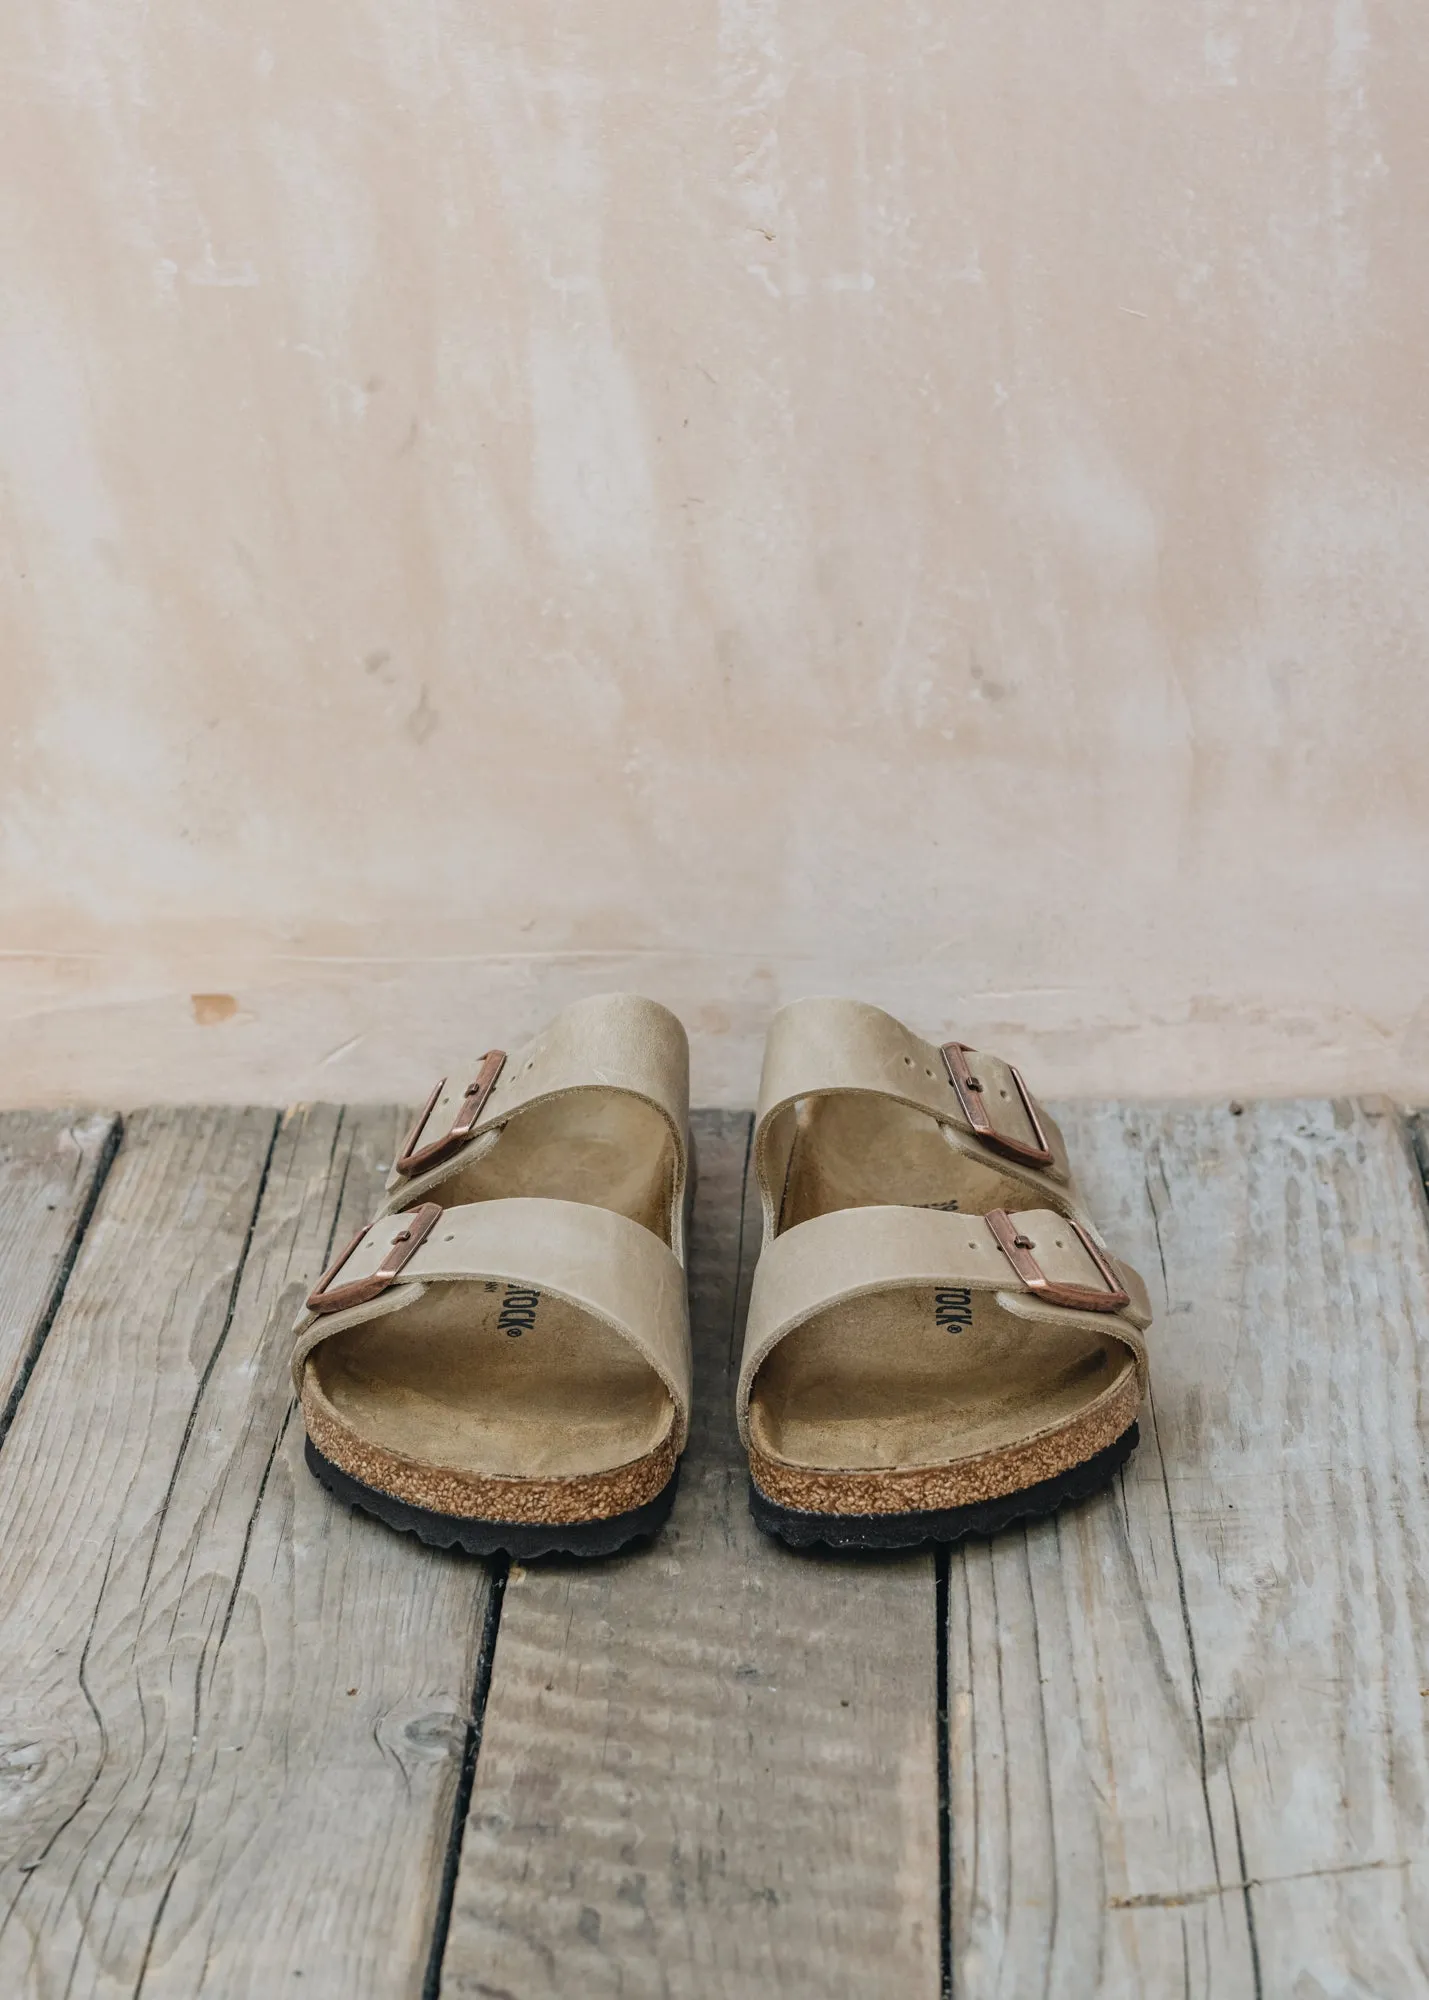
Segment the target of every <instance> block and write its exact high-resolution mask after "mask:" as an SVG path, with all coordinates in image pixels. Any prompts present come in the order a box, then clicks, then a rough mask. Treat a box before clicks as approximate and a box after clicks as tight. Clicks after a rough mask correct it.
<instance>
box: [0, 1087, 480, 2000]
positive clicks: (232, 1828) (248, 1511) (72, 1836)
mask: <svg viewBox="0 0 1429 2000" xmlns="http://www.w3.org/2000/svg"><path fill="white" fill-rule="evenodd" d="M398 1122H399V1121H398V1120H397V1118H396V1117H395V1115H394V1114H392V1113H387V1112H362V1113H360V1114H356V1115H353V1114H342V1113H339V1112H338V1111H336V1110H335V1109H333V1108H331V1107H318V1108H316V1109H311V1110H303V1111H299V1112H295V1113H293V1114H291V1115H290V1116H289V1117H288V1118H286V1119H285V1120H283V1121H281V1122H278V1121H276V1120H275V1118H274V1115H273V1114H272V1113H270V1112H197V1111H183V1112H150V1113H143V1114H140V1115H139V1116H138V1117H136V1118H135V1119H134V1120H132V1121H131V1122H130V1125H129V1128H128V1132H127V1135H126V1139H125V1143H124V1145H123V1147H122V1149H121V1151H120V1154H119V1156H118V1159H117V1161H116V1163H115V1166H114V1168H113V1170H112V1172H111V1175H110V1179H109V1181H108V1183H107V1185H106V1188H105V1191H104V1194H103V1196H102V1198H101V1201H100V1204H99V1207H98V1210H97V1212H96V1216H95V1220H94V1222H93V1224H92V1225H91V1228H90V1231H89V1233H88V1235H87V1237H86V1240H85V1244H84V1246H83V1248H82V1251H81V1254H80V1257H79V1260H78V1263H77V1265H76V1267H75V1271H74V1274H73V1277H72V1278H71V1281H70V1284H69V1286H68V1288H67V1291H66V1294H65V1299H64V1302H63V1305H62V1307H61V1310H60V1313H59V1315H58V1317H57V1319H56V1322H55V1325H54V1327H53V1329H52V1332H51V1334H50V1337H49V1339H48V1341H47V1342H46V1344H45V1348H44V1350H43V1352H42V1354H41V1357H40V1361H39V1364H38V1366H37V1368H36V1370H35V1373H34V1375H33V1376H32V1378H31V1381H30V1384H29V1387H28V1389H27V1391H26V1394H25V1397H24V1399H23V1402H22V1403H21V1406H20V1410H19V1414H18V1416H17V1419H16V1422H15V1425H14V1428H13V1429H12V1432H11V1435H10V1438H9V1440H8V1443H7V1446H6V1449H5V1451H4V1452H3V1453H0V1746H3V1747H0V1992H4V1993H7V1994H9V1993H16V1994H24V1995H26V1996H31V1995H33V1996H35V2000H50V1996H52V1995H53V1996H56V2000H58V1996H60V1995H65V1996H75V2000H79V1996H89V1995H96V1996H98V1995H102V1996H106V2000H107V1996H110V1995H119V1994H124V1995H126V1996H129V1995H139V1994H143V1995H146V1996H149V2000H164V1997H165V1996H170V1995H173V1996H177V1995H181V1994H182V1995H185V1996H187V1995H192V1994H195V1993H199V1992H202V1993H203V1994H204V1996H205V2000H210V1996H220V1995H228V1994H233V1995H238V1994H243V1995H255V1994H264V1995H267V1994H270V1993H278V1992H283V1993H286V1992H289V1991H292V1992H295V1993H302V1994H306V1995H308V1996H309V2000H313V1996H315V1995H316V1996H321V2000H338V1996H341V2000H352V1996H362V1995H373V1996H378V1995H380V1996H383V2000H386V1996H389V1995H411V1996H415V1995H417V1994H419V1993H420V1992H421V1991H422V1988H423V1983H424V1973H425V1968H426V1962H427V1958H428V1954H429V1948H430V1942H431V1934H432V1928H433V1923H434V1919H435V1914H436V1906H437V1899H438V1895H439V1891H440V1883H441V1874H442V1865H443V1860H444V1857H445V1854H446V1851H447V1845H448V1839H449V1835H450V1831H451V1821H452V1813H453V1807H454V1801H455V1798H456V1792H457V1786H458V1782H459V1777H460V1770H461V1762H462V1756H463V1752H464V1748H465V1743H466V1736H467V1726H468V1720H469V1704H470V1698H471V1693H472V1689H473V1686H474V1682H475V1675H476V1664H477V1652H478V1646H479V1641H480V1635H481V1631H482V1621H483V1613H484V1604H485V1595H486V1590H485V1573H484V1571H483V1570H482V1569H481V1568H480V1567H479V1566H477V1565H471V1564H465V1563H461V1562H458V1561H456V1560H454V1559H452V1558H449V1557H441V1556H435V1555H433V1553H432V1552H431V1551H429V1550H426V1549H424V1548H422V1547H421V1546H420V1545H419V1544H417V1543H415V1542H412V1541H410V1540H408V1539H407V1538H406V1537H398V1536H395V1535H391V1534H389V1533H388V1532H386V1531H385V1530H383V1529H381V1528H379V1527H377V1526H376V1525H375V1524H373V1523H371V1522H368V1521H366V1520H364V1519H360V1518H354V1517H351V1516H349V1515H348V1514H346V1513H345V1512H344V1511H342V1510H340V1509H339V1508H337V1507H336V1506H334V1504H333V1503H332V1502H331V1501H330V1500H329V1499H328V1498H327V1496H326V1495H325V1494H324V1493H323V1492H322V1490H321V1489H320V1488H319V1487H318V1486H317V1484H316V1482H315V1481H313V1480H312V1479H311V1478H310V1477H309V1475H308V1473H307V1472H306V1469H305V1468H304V1467H303V1465H302V1463H301V1446H302V1435H301V1426H300V1424H299V1423H298V1422H297V1421H296V1418H295V1417H294V1415H293V1413H292V1408H291V1397H290V1389H289V1383H288V1380H287V1372H286V1361H287V1351H288V1328H289V1324H290V1321H291V1318H292V1315H293V1312H294V1310H295V1308H296V1304H297V1300H298V1298H299V1296H300V1294H301V1292H302V1290H303V1289H304V1287H305V1286H306V1285H308V1284H309V1283H310V1282H311V1278H312V1276H313V1274H314V1273H315V1272H316V1271H318V1270H319V1269H320V1268H321V1266H322V1264H323V1261H324V1259H325V1256H326V1254H327V1249H328V1245H329V1243H330V1241H331V1239H332V1238H333V1236H334V1234H335V1233H336V1232H337V1231H339V1230H344V1229H346V1230H350V1229H352V1228H353V1227H355V1226H356V1223H357V1221H358V1220H360V1219H361V1217H362V1215H363V1214H364V1212H366V1211H367V1210H368V1208H369V1206H370V1204H371V1201H372V1199H373V1196H374V1194H375V1191H376V1187H377V1184H378V1181H379V1178H380V1176H379V1173H378V1166H379V1163H380V1162H384V1161H387V1160H390V1158H391V1146H392V1143H393V1140H394V1137H395V1135H396V1132H397V1126H398ZM270 1148H271V1151H270ZM260 1196H261V1200H260ZM250 1237H251V1240H250Z"/></svg>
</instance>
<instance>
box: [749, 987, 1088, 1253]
mask: <svg viewBox="0 0 1429 2000" xmlns="http://www.w3.org/2000/svg"><path fill="white" fill-rule="evenodd" d="M835 1091H871V1092H874V1093H876V1094H878V1095H879V1096H883V1097H889V1098H893V1099H895V1100H896V1101H897V1102H898V1103H900V1104H907V1105H910V1106H912V1107H913V1108H914V1109H916V1110H919V1111H925V1112H927V1113H928V1114H929V1116H930V1117H933V1118H936V1119H937V1120H938V1122H939V1123H940V1124H941V1125H943V1126H945V1127H947V1128H948V1130H949V1133H950V1135H951V1136H953V1137H954V1139H955V1141H956V1142H957V1143H958V1146H959V1150H961V1151H965V1152H968V1153H970V1154H972V1155H973V1156H974V1157H977V1158H982V1159H986V1160H988V1161H989V1162H990V1163H995V1164H997V1165H998V1166H999V1167H1001V1168H1003V1169H1004V1170H1005V1171H1007V1172H1008V1173H1010V1174H1012V1175H1013V1176H1014V1177H1016V1178H1018V1179H1020V1180H1022V1181H1023V1182H1025V1183H1026V1185H1027V1186H1028V1188H1029V1190H1031V1191H1032V1192H1033V1193H1035V1192H1036V1191H1037V1190H1038V1188H1039V1187H1040V1188H1044V1189H1045V1190H1046V1191H1047V1192H1048V1193H1049V1194H1051V1195H1054V1196H1060V1197H1061V1198H1063V1199H1065V1196H1066V1193H1067V1191H1068V1189H1069V1188H1070V1185H1071V1171H1070V1169H1069V1167H1068V1164H1067V1149H1066V1146H1065V1144H1064V1142H1063V1139H1062V1134H1061V1132H1060V1131H1059V1130H1058V1127H1057V1125H1056V1122H1055V1121H1054V1119H1053V1118H1052V1117H1051V1116H1050V1114H1049V1113H1048V1112H1047V1111H1045V1110H1044V1109H1043V1108H1042V1106H1041V1105H1040V1104H1038V1102H1037V1101H1036V1099H1035V1098H1034V1097H1033V1096H1032V1095H1031V1093H1030V1091H1029V1090H1028V1089H1027V1086H1026V1085H1025V1084H1024V1082H1023V1081H1022V1077H1021V1075H1020V1073H1019V1072H1018V1070H1017V1069H1015V1068H1014V1066H1013V1065H1012V1064H1011V1063H1008V1062H1004V1061H1003V1060H1002V1059H1001V1058H1000V1057H998V1056H993V1055H988V1054H986V1053H985V1052H984V1051H982V1050H979V1049H973V1048H969V1047H968V1046H967V1045H966V1044H965V1043H962V1042H947V1043H944V1044H942V1045H938V1044H936V1043H933V1042H925V1041H924V1040H923V1039H922V1037H921V1036H920V1035H915V1034H914V1033H913V1032H912V1031H911V1029H909V1028H906V1027H905V1026H904V1025H903V1023H902V1022H901V1021H898V1020H895V1019H894V1017H893V1015H891V1014H885V1013H884V1012H883V1010H882V1008H881V1007H870V1006H868V1005H867V1004H866V1003H864V1002H863V1001H861V1000H842V999H811V1000H797V1001H795V1002H794V1003H793V1004H792V1005H791V1006H788V1007H784V1008H781V1010H780V1011H779V1013H778V1014H776V1015H775V1017H774V1020H773V1022H772V1023H771V1025H770V1029H769V1038H768V1041H767V1042H766V1044H765V1051H764V1069H763V1074H762V1076H761V1078H760V1085H759V1109H758V1112H757V1122H756V1126H755V1157H756V1164H757V1166H758V1170H759V1179H760V1185H761V1188H762V1189H763V1191H764V1196H765V1204H766V1213H769V1212H770V1208H771V1205H772V1204H774V1203H777V1200H778V1198H779V1194H780V1188H779V1187H778V1186H776V1185H775V1182H776V1181H780V1182H782V1175H780V1174H778V1173H777V1171H776V1170H775V1163H774V1162H773V1161H771V1160H770V1158H769V1157H768V1154H769V1150H770V1149H769V1146H768V1144H767V1139H768V1135H769V1131H770V1127H771V1124H772V1122H773V1120H774V1119H775V1118H776V1117H777V1116H778V1114H779V1113H780V1112H783V1111H787V1110H788V1109H789V1108H790V1107H791V1106H792V1105H794V1104H797V1103H798V1102H799V1101H800V1100H801V1099H803V1098H808V1097H814V1096H819V1095H822V1094H825V1093H829V1092H835Z"/></svg>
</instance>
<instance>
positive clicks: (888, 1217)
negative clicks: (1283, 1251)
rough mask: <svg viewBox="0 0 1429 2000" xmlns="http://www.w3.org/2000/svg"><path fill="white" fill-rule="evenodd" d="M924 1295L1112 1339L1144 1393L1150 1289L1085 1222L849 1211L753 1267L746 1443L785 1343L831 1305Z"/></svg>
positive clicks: (822, 1218)
mask: <svg viewBox="0 0 1429 2000" xmlns="http://www.w3.org/2000/svg"><path fill="white" fill-rule="evenodd" d="M919 1289H932V1290H934V1291H942V1290H954V1289H956V1290H959V1291H964V1290H965V1291H968V1292H992V1293H995V1294H996V1295H997V1299H998V1304H999V1305H1000V1306H1001V1307H1002V1308H1003V1309H1004V1310H1005V1311H1007V1312H1010V1313H1012V1314H1013V1315H1015V1316H1016V1317H1017V1318H1019V1319H1025V1320H1028V1321H1031V1322H1034V1323H1040V1324H1042V1325H1045V1326H1057V1327H1066V1326H1069V1325H1071V1326H1084V1327H1086V1328H1087V1329H1088V1330H1089V1331H1094V1332H1097V1333H1102V1334H1111V1335H1113V1336H1114V1337H1115V1338H1116V1339H1117V1340H1118V1341H1120V1342H1121V1344H1122V1345H1123V1346H1124V1347H1126V1348H1127V1349H1128V1350H1129V1351H1130V1353H1131V1354H1132V1356H1133V1357H1134V1359H1135V1362H1136V1368H1137V1373H1138V1376H1139V1377H1140V1380H1141V1382H1142V1386H1143V1388H1144V1386H1145V1383H1146V1376H1147V1354H1146V1342H1145V1339H1144V1338H1143V1329H1144V1328H1145V1327H1147V1326H1149V1325H1150V1323H1151V1304H1150V1300H1149V1299H1148V1297H1147V1292H1146V1286H1145V1285H1144V1283H1143V1282H1142V1280H1141V1277H1140V1275H1139V1274H1138V1273H1137V1272H1136V1271H1135V1270H1133V1269H1132V1267H1131V1265H1130V1264H1124V1263H1122V1261H1121V1260H1120V1259H1119V1258H1116V1257H1113V1256H1112V1255H1111V1253H1110V1252H1109V1251H1108V1250H1107V1249H1106V1247H1105V1245H1104V1244H1103V1243H1102V1242H1101V1241H1100V1239H1099V1238H1098V1237H1096V1236H1095V1235H1094V1234H1093V1232H1092V1230H1091V1228H1090V1226H1089V1225H1088V1224H1087V1223H1086V1222H1084V1221H1074V1220H1072V1219H1071V1218H1070V1217H1068V1216H1066V1215H1064V1214H1061V1213H1059V1212H1058V1211H1057V1210H1055V1209H1049V1208H1041V1209H1028V1210H1022V1211H1019V1212H1018V1213H1016V1214H1014V1215H1011V1216H1007V1215H1004V1214H1003V1213H1002V1212H1001V1211H998V1212H997V1213H996V1214H994V1215H990V1216H985V1215H960V1214H948V1213H946V1212H945V1211H943V1210H939V1209H925V1208H899V1207H876V1208H841V1209H835V1210H832V1211H831V1212H830V1213H829V1214H826V1215H816V1216H813V1217H811V1218H810V1220H809V1221H807V1222H801V1223H798V1224H797V1225H796V1226H795V1227H794V1228H793V1229H790V1230H786V1232H785V1233H784V1234H783V1235H782V1236H776V1237H775V1238H774V1239H773V1241H772V1242H769V1243H766V1244H765V1246H764V1250H763V1253H762V1255H761V1256H760V1259H759V1263H758V1265H757V1266H756V1268H755V1273H754V1284H753V1289H752V1291H751V1293H750V1300H749V1318H748V1322H747V1325H746V1328H745V1336H744V1357H743V1361H742V1363H741V1366H740V1373H739V1389H738V1395H737V1415H738V1418H739V1427H740V1434H741V1436H742V1437H743V1438H744V1440H745V1442H746V1444H747V1443H748V1442H749V1398H750V1393H751V1391H752V1389H753V1386H754V1380H755V1377H756V1376H757V1375H758V1373H759V1370H760V1369H761V1368H762V1367H763V1365H764V1363H765V1362H766V1361H767V1360H768V1358H769V1356H770V1355H771V1354H772V1353H773V1352H774V1349H775V1348H776V1347H777V1346H778V1345H779V1343H780V1342H781V1341H782V1340H784V1339H786V1338H787V1336H788V1335H789V1334H791V1333H793V1332H794V1331H795V1330H796V1328H798V1327H801V1326H803V1325H805V1324H806V1323H807V1322H808V1321H809V1320H811V1319H813V1318H815V1316H816V1315H817V1314H819V1313H821V1312H824V1311H826V1310H827V1309H828V1308H829V1307H831V1306H836V1305H841V1304H844V1303H845V1302H847V1301H849V1300H852V1299H858V1298H863V1297H868V1296H871V1295H872V1294H874V1293H880V1292H890V1291H914V1290H919ZM1060 1298H1066V1299H1069V1300H1073V1301H1076V1302H1075V1303H1068V1304H1063V1303H1059V1302H1058V1301H1059V1299H1060ZM1091 1300H1095V1301H1096V1302H1097V1303H1095V1304H1091V1303H1087V1302H1086V1301H1091Z"/></svg>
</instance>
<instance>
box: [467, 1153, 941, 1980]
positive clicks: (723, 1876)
mask: <svg viewBox="0 0 1429 2000" xmlns="http://www.w3.org/2000/svg"><path fill="white" fill-rule="evenodd" d="M697 1133H698V1140H699V1145H700V1160H701V1182H700V1196H699V1202H698V1204H697V1209H696V1221H695V1237H694V1247H693V1257H692V1272H691V1290H692V1300H693V1306H694V1321H695V1342H696V1396H697V1420H696V1425H695V1430H694V1435H693V1437H692V1439H691V1443H690V1448H689V1451H688V1453H687V1454H686V1459H685V1466H684V1473H683V1479H682V1486H681V1492H680V1497H679V1500H678V1502H677V1505H676V1510H675V1514H674V1516H673V1518H672V1521H671V1523H670V1525H669V1527H668V1528H667V1529H666V1530H665V1532H664V1534H663V1535H661V1536H660V1538H659V1539H658V1540H657V1541H656V1542H655V1544H654V1545H653V1546H652V1547H650V1548H649V1549H647V1550H644V1551H641V1552H638V1553H634V1554H629V1555H625V1556H622V1557H616V1558H614V1559H613V1560H611V1561H609V1562H605V1563H601V1564H599V1565H592V1566H588V1567H583V1568H578V1567H576V1566H574V1565H571V1564H562V1565H556V1564H551V1565H548V1566H540V1567H537V1566H533V1567H530V1568H528V1569H525V1570H524V1571H523V1570H519V1569H513V1571H512V1574H511V1578H510V1581H509V1582H508V1585H507V1590H506V1599H505V1605H504V1609H503V1612H502V1620H501V1632H500V1638H499V1641H498V1644H497V1649H496V1660H495V1671H494V1677H493V1681H492V1688H491V1695H490V1699H489V1701H488V1704H487V1709H486V1718H485V1724H484V1729H483V1735H482V1747H481V1757H480V1761H479V1763H478V1766H477V1775H476V1785H475V1790H474V1794H473V1798H472V1807H471V1813H470V1817H469V1820H468V1824H467V1833H466V1840H465V1844H464V1847H463V1851H462V1857H461V1867H460V1874H459V1877H458V1882H457V1888H456V1896H455V1901H454V1906H453V1912H452V1922H451V1930H450V1934H449V1939H448V1945H447V1953H446V1960H445V1965H444V1969H443V1980H442V1993H443V1996H444V2000H457V1996H462V2000H476V1997H477V1996H482V2000H491V1996H494V1995H508V1994H509V1995H512V1996H517V2000H542V1996H548V1995H549V1996H562V2000H565V1996H569V1995H572V1994H580V1995H581V1996H582V2000H599V1996H603V1995H616V1994H618V1995H620V1996H622V2000H644V1996H647V1995H648V1996H652V2000H653V1996H661V2000H666V1996H669V2000H681V1996H690V2000H720V1996H729V2000H764V1996H770V1997H771V2000H772V1996H775V1995H778V1996H780V2000H802V1996H808V2000H843V1996H849V2000H854V1996H857V2000H870V1996H876V1995H882V1994H887V1995H897V1996H899V2000H919V1996H926V2000H933V1996H935V1995H936V1994H937V1991H938V1984H939V1936H938V1820H937V1750H936V1678H937V1655H936V1633H935V1593H934V1581H933V1566H932V1562H931V1559H930V1558H929V1557H927V1556H913V1557H909V1558H904V1559H901V1560H898V1561H893V1562H888V1561H874V1562H868V1561H861V1560H858V1559H852V1558H844V1559H838V1560H827V1559H819V1558H817V1557H813V1558H811V1557H809V1556H799V1555H794V1554H792V1553H790V1552H789V1551H787V1550H785V1549H783V1548H781V1547H779V1546H777V1545H775V1544H773V1543H770V1542H768V1541H766V1540H765V1539H764V1538H763V1537H762V1536H760V1535H759V1533H758V1532H757V1530H756V1529H755V1528H754V1526H753V1524H752V1522H751V1521H750V1519H749V1513H748V1508H747V1504H746V1498H745V1479H746V1472H745V1463H744V1459H743V1455H742V1453H741V1452H740V1450H739V1445H738V1440H737V1438H736V1436H735V1431H734V1424H733V1416H732V1390H733V1375H734V1364H735V1361H736V1360H737V1354H738V1340H739V1336H740V1322H741V1314H740V1309H739V1301H738V1300H737V1293H736V1277H737V1274H738V1273H739V1272H740V1271H741V1269H742V1270H743V1272H744V1274H745V1275H746V1276H747V1273H748V1270H749V1268H750V1264H751V1261H752V1257H753V1253H754V1251H755V1250H756V1249H757V1246H758V1220H757V1215H758V1205H757V1201H755V1202H753V1203H752V1204H751V1203H750V1202H749V1201H748V1200H746V1199H744V1198H743V1196H742V1189H743V1183H744V1176H745V1166H746V1156H747V1151H748V1138H749V1120H748V1118H747V1117H744V1116H736V1115H733V1114H703V1115H701V1117H700V1119H699V1122H698V1125H697Z"/></svg>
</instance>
